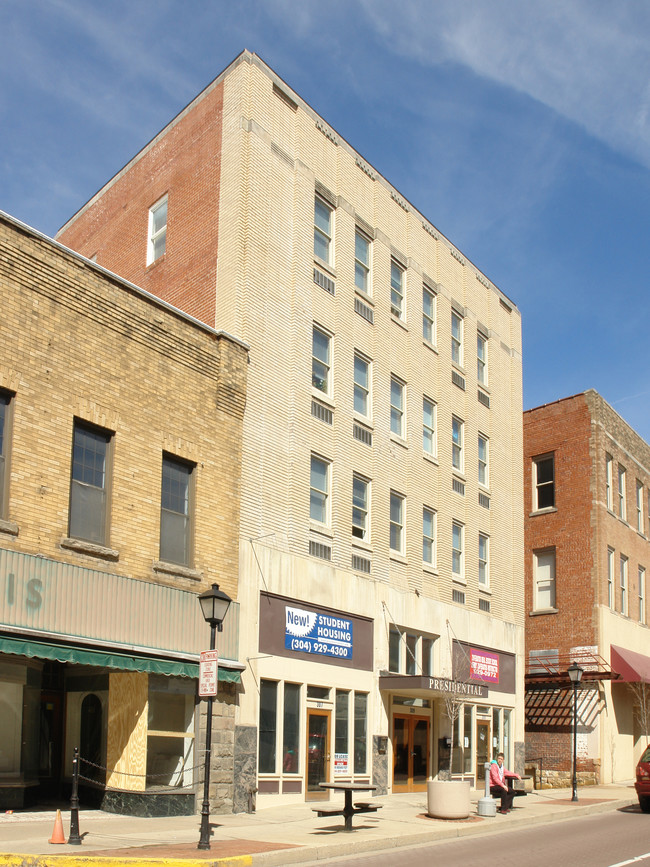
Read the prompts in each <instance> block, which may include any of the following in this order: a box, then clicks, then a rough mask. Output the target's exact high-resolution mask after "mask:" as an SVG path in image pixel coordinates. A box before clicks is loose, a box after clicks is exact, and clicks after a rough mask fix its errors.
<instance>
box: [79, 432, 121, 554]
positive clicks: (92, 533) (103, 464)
mask: <svg viewBox="0 0 650 867" xmlns="http://www.w3.org/2000/svg"><path fill="white" fill-rule="evenodd" d="M110 440H111V435H110V434H109V433H108V432H107V431H103V430H99V429H98V428H91V427H88V426H87V425H83V424H79V423H75V427H74V438H73V447H72V480H71V486H70V526H69V530H68V534H69V535H70V536H71V537H72V538H74V539H84V540H85V541H87V542H96V543H97V544H99V545H104V544H105V543H106V491H107V460H108V446H109V443H110Z"/></svg>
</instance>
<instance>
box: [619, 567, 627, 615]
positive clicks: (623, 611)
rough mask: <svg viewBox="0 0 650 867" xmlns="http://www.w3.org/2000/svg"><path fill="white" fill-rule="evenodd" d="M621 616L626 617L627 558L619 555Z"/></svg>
mask: <svg viewBox="0 0 650 867" xmlns="http://www.w3.org/2000/svg"><path fill="white" fill-rule="evenodd" d="M620 569H621V572H620V574H621V614H625V615H627V557H625V556H624V555H623V554H621V559H620Z"/></svg>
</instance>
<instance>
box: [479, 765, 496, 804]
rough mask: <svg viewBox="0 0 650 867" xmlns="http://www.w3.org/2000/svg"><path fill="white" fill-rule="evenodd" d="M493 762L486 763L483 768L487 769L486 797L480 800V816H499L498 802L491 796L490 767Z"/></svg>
mask: <svg viewBox="0 0 650 867" xmlns="http://www.w3.org/2000/svg"><path fill="white" fill-rule="evenodd" d="M491 764H492V763H491V762H486V763H485V764H484V765H483V767H484V768H485V795H484V796H483V797H482V798H479V802H478V814H479V816H496V814H497V802H496V801H495V800H494V799H493V798H492V795H491V794H490V765H491Z"/></svg>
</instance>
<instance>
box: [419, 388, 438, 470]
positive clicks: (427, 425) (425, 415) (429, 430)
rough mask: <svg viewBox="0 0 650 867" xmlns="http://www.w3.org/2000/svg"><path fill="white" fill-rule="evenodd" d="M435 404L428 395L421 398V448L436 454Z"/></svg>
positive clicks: (427, 452)
mask: <svg viewBox="0 0 650 867" xmlns="http://www.w3.org/2000/svg"><path fill="white" fill-rule="evenodd" d="M436 410H437V407H436V404H435V402H434V401H433V400H429V398H428V397H424V398H422V448H423V449H424V453H425V454H427V455H431V456H432V457H435V456H436V453H437V447H436V445H437V444H436Z"/></svg>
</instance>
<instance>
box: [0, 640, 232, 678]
mask: <svg viewBox="0 0 650 867" xmlns="http://www.w3.org/2000/svg"><path fill="white" fill-rule="evenodd" d="M0 652H2V653H13V654H16V655H17V656H29V657H36V658H38V659H55V660H57V661H58V662H72V663H74V664H75V665H97V666H100V667H103V668H117V669H120V671H148V672H150V673H152V674H167V675H170V676H175V677H193V678H198V676H199V666H198V663H194V662H173V661H171V660H168V659H154V658H152V657H148V656H135V655H131V654H126V653H114V652H108V651H104V650H87V649H86V648H82V647H73V646H72V645H69V644H46V643H45V642H42V641H26V640H23V639H20V638H4V637H0ZM219 680H221V681H224V683H239V682H240V680H241V675H240V673H239V671H235V670H232V669H228V668H224V667H223V666H221V665H220V666H219Z"/></svg>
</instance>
